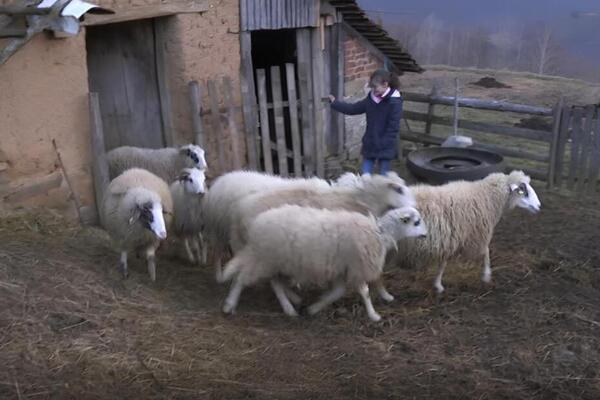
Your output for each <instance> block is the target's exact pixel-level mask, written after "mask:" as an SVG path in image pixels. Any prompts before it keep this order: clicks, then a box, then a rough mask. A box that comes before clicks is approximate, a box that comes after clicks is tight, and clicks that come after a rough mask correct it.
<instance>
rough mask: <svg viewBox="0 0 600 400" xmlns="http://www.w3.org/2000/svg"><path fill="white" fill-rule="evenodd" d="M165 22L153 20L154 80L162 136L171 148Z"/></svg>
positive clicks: (171, 123)
mask: <svg viewBox="0 0 600 400" xmlns="http://www.w3.org/2000/svg"><path fill="white" fill-rule="evenodd" d="M165 29H166V21H164V20H161V19H157V20H154V48H155V51H156V80H157V81H158V96H159V100H160V115H161V122H162V128H163V135H164V138H165V143H166V145H167V146H169V147H170V146H173V145H174V143H175V141H174V138H173V119H172V117H171V91H170V89H169V79H168V77H169V72H168V70H167V51H166V45H167V34H166V32H165Z"/></svg>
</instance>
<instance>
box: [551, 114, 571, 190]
mask: <svg viewBox="0 0 600 400" xmlns="http://www.w3.org/2000/svg"><path fill="white" fill-rule="evenodd" d="M571 117H572V109H571V107H569V106H564V107H563V110H562V117H561V119H560V120H561V123H560V133H559V135H558V144H557V147H556V172H555V177H556V178H555V180H556V186H558V187H560V186H561V185H562V181H563V170H564V168H563V167H564V162H565V149H566V146H567V140H568V139H569V127H570V124H571Z"/></svg>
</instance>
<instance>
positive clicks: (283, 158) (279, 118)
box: [271, 65, 288, 177]
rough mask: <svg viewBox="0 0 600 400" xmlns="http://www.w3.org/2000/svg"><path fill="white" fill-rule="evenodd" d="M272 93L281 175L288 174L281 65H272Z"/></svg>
mask: <svg viewBox="0 0 600 400" xmlns="http://www.w3.org/2000/svg"><path fill="white" fill-rule="evenodd" d="M271 94H272V95H273V97H272V98H273V116H274V118H275V119H274V122H275V137H276V138H277V160H278V161H279V175H281V176H285V177H287V176H288V163H287V145H286V143H285V124H284V120H283V104H282V103H283V101H282V99H281V74H280V70H279V67H278V66H276V65H274V66H272V67H271Z"/></svg>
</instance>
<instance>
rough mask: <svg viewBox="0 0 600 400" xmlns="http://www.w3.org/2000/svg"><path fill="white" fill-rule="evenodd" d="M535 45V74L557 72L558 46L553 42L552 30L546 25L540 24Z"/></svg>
mask: <svg viewBox="0 0 600 400" xmlns="http://www.w3.org/2000/svg"><path fill="white" fill-rule="evenodd" d="M535 45H536V50H537V51H536V53H535V54H536V57H537V59H536V72H537V73H538V74H541V75H542V74H548V73H555V72H557V71H556V70H557V61H558V60H557V58H558V57H557V55H558V54H557V53H558V52H559V48H558V45H557V43H556V41H555V40H554V34H553V32H552V28H551V27H550V26H549V25H548V24H542V25H541V26H540V27H539V28H538V29H537V30H536V35H535Z"/></svg>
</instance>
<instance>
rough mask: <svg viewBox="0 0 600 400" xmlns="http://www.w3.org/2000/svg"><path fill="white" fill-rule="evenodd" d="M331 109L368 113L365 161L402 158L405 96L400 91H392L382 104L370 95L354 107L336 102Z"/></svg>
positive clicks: (363, 154) (352, 113)
mask: <svg viewBox="0 0 600 400" xmlns="http://www.w3.org/2000/svg"><path fill="white" fill-rule="evenodd" d="M331 108H333V109H334V110H336V111H339V112H341V113H343V114H348V115H357V114H363V113H366V114H367V130H366V131H365V135H364V136H363V138H362V150H361V154H362V156H363V157H364V158H376V159H383V160H391V159H394V158H396V157H398V137H399V133H400V119H401V118H402V97H401V96H400V93H399V92H398V91H397V90H390V91H389V93H388V94H387V95H386V96H385V97H384V98H383V99H382V100H381V101H380V102H379V104H377V103H375V101H373V99H372V98H371V93H369V94H368V95H367V97H366V98H364V99H362V100H360V101H359V102H357V103H353V104H351V103H345V102H343V101H338V100H335V101H334V102H333V103H331Z"/></svg>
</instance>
